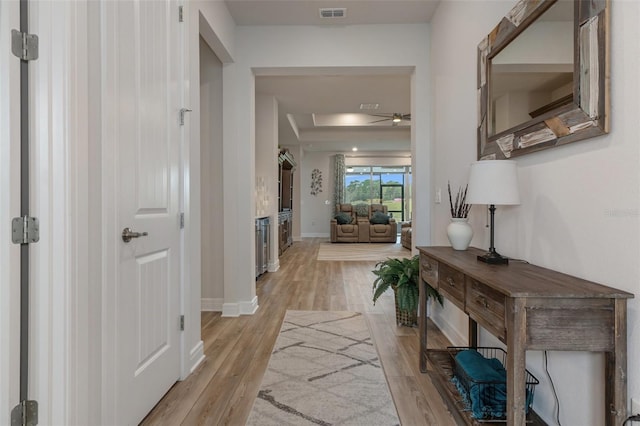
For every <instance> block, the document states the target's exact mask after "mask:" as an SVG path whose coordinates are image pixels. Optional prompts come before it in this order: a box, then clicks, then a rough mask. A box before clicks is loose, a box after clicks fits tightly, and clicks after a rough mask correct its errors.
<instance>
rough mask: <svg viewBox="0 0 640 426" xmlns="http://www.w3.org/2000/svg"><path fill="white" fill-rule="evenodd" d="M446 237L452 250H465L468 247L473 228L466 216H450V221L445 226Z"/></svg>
mask: <svg viewBox="0 0 640 426" xmlns="http://www.w3.org/2000/svg"><path fill="white" fill-rule="evenodd" d="M447 237H448V238H449V242H450V243H451V247H452V248H453V249H454V250H466V249H467V248H469V244H470V243H471V239H472V238H473V229H472V228H471V225H469V222H468V219H467V218H466V217H460V218H459V217H454V218H451V223H450V224H449V225H448V226H447Z"/></svg>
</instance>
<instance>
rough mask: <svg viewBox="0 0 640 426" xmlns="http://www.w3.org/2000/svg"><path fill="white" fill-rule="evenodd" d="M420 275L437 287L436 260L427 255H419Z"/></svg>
mask: <svg viewBox="0 0 640 426" xmlns="http://www.w3.org/2000/svg"><path fill="white" fill-rule="evenodd" d="M420 276H421V277H422V279H423V280H424V281H425V282H427V283H429V285H430V286H431V287H433V288H435V289H437V288H438V261H437V260H434V259H432V258H430V257H428V256H425V255H422V256H420Z"/></svg>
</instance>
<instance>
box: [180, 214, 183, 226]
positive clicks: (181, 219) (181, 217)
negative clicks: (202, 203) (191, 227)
mask: <svg viewBox="0 0 640 426" xmlns="http://www.w3.org/2000/svg"><path fill="white" fill-rule="evenodd" d="M180 229H184V213H180Z"/></svg>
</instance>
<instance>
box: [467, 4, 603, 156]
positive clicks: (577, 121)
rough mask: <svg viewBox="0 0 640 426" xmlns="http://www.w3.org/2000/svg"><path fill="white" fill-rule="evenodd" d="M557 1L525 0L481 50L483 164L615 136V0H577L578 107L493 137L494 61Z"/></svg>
mask: <svg viewBox="0 0 640 426" xmlns="http://www.w3.org/2000/svg"><path fill="white" fill-rule="evenodd" d="M556 1H557V0H520V1H519V2H518V3H517V4H516V5H515V7H514V8H513V9H512V10H511V11H510V12H509V14H508V15H507V16H505V17H504V18H502V20H501V21H500V23H499V24H498V25H497V26H496V27H495V28H494V29H493V31H491V33H489V34H488V35H487V36H486V37H485V38H484V39H483V40H482V41H481V42H480V44H479V45H478V159H497V160H499V159H505V158H511V157H516V156H520V155H524V154H529V153H531V152H536V151H540V150H543V149H547V148H553V147H556V146H559V145H564V144H567V143H570V142H576V141H579V140H583V139H587V138H592V137H595V136H599V135H603V134H606V133H608V132H609V15H608V14H609V7H610V5H609V1H610V0H588V1H586V0H574V24H573V26H574V31H573V33H574V55H573V57H574V60H573V64H574V70H573V102H571V103H569V104H566V105H563V106H560V107H557V108H554V109H552V110H550V111H548V112H546V113H544V114H542V115H540V116H538V117H535V118H534V119H532V120H529V121H527V122H525V123H522V124H519V125H517V126H515V127H512V128H511V129H509V130H506V131H504V132H501V133H498V134H496V135H493V136H491V137H489V135H488V122H487V120H488V119H489V111H490V108H491V105H490V104H489V103H490V97H489V93H490V91H489V88H490V86H491V81H490V78H489V77H490V75H491V59H492V58H493V57H494V56H495V55H497V54H498V52H500V50H502V49H503V48H504V47H505V46H506V45H507V44H509V43H510V42H511V41H512V40H513V39H514V38H515V37H516V36H517V35H518V34H520V33H521V32H522V31H524V30H525V29H526V28H527V27H528V26H529V25H530V24H531V23H532V22H534V21H535V20H536V19H537V18H538V17H539V16H540V15H542V14H543V13H544V12H545V11H546V10H547V9H548V8H549V7H551V6H552V5H553V4H554V3H555V2H556Z"/></svg>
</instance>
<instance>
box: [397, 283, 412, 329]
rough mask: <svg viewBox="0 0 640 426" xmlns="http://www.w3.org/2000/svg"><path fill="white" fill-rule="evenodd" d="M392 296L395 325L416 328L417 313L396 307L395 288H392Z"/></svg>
mask: <svg viewBox="0 0 640 426" xmlns="http://www.w3.org/2000/svg"><path fill="white" fill-rule="evenodd" d="M393 296H394V299H395V301H396V324H398V325H404V326H407V327H416V326H417V325H418V312H417V311H405V310H403V309H400V308H399V307H398V289H397V288H396V287H393Z"/></svg>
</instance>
